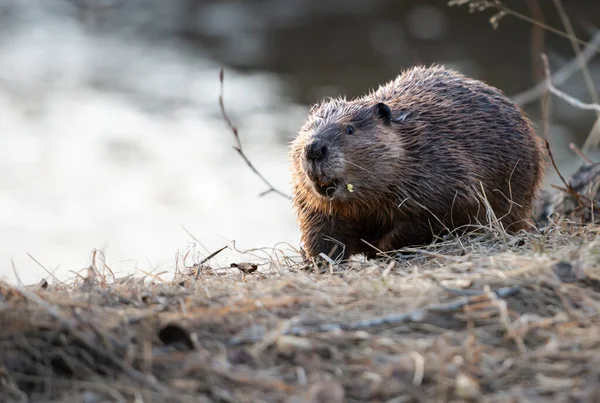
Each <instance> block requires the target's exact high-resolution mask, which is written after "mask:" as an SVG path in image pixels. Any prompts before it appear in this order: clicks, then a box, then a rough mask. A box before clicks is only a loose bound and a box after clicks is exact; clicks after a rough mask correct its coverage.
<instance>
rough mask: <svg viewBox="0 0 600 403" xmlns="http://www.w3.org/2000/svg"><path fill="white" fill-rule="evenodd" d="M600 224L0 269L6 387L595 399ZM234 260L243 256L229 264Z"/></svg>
mask: <svg viewBox="0 0 600 403" xmlns="http://www.w3.org/2000/svg"><path fill="white" fill-rule="evenodd" d="M599 231H600V227H598V226H579V225H577V224H574V223H567V222H552V223H550V224H549V225H548V227H547V228H545V229H544V230H543V231H541V232H540V233H537V234H523V235H520V236H508V235H506V234H504V233H502V232H501V231H496V230H493V229H492V230H490V231H489V232H487V233H486V234H485V235H479V236H478V238H475V237H474V236H471V237H463V238H458V239H450V240H446V241H440V242H438V243H436V244H434V245H431V246H429V247H427V248H424V249H422V250H419V249H413V250H412V255H410V256H405V257H403V258H401V259H399V260H393V259H388V260H385V259H381V260H380V261H368V262H365V261H362V260H355V261H353V262H351V263H349V264H348V265H347V266H339V267H333V266H332V267H327V268H325V269H324V270H314V268H310V267H303V266H302V265H300V264H294V262H293V261H292V260H291V259H287V260H286V261H285V262H281V263H279V262H276V261H273V263H272V265H271V266H270V267H267V268H262V269H260V270H257V271H252V269H250V270H247V271H249V273H248V272H243V271H242V270H240V269H238V268H223V269H222V270H215V269H218V268H213V269H210V268H208V267H206V266H204V267H202V268H201V269H200V270H201V272H200V275H199V276H198V279H197V280H196V278H195V277H196V273H197V268H196V267H191V268H187V269H186V270H184V271H181V272H179V273H178V274H177V276H176V278H175V279H174V280H173V281H172V282H170V283H168V284H167V283H165V284H162V283H160V282H159V281H157V280H155V279H154V280H149V279H148V278H134V277H127V278H123V279H111V278H110V276H103V275H101V273H100V272H99V270H97V269H94V268H90V269H89V270H88V274H87V277H86V278H81V277H80V278H75V279H74V280H73V282H72V283H70V284H68V285H63V284H58V283H57V284H47V283H44V284H40V285H36V286H33V287H22V288H19V287H13V286H11V285H8V284H0V311H1V313H0V329H2V331H1V332H0V392H1V394H0V396H4V398H5V399H6V400H7V401H27V400H28V399H31V400H36V401H70V402H78V401H81V402H83V401H85V402H101V401H140V402H141V401H144V402H153V401H156V402H163V401H173V402H185V401H223V402H225V401H236V402H245V401H253V402H254V401H286V402H300V401H314V402H317V401H318V402H325V401H330V402H336V401H339V402H342V401H347V402H359V401H393V402H411V401H465V400H469V399H472V400H473V401H525V400H526V401H542V400H543V401H546V400H552V401H567V400H569V399H571V400H572V399H575V400H577V401H595V400H597V399H598V396H597V394H598V392H597V391H598V389H599V385H600V369H599V368H600V366H599V364H600V317H599V315H598V312H599V309H600V287H599V284H600V283H598V281H597V279H598V278H599V275H600V273H599V271H598V269H599V262H600V240H598V232H599ZM241 268H242V269H244V268H245V267H244V266H243V265H242V267H241Z"/></svg>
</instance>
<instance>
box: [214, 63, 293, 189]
mask: <svg viewBox="0 0 600 403" xmlns="http://www.w3.org/2000/svg"><path fill="white" fill-rule="evenodd" d="M224 75H225V73H224V71H223V69H221V72H220V73H219V81H220V82H221V93H220V94H219V105H220V107H221V114H222V115H223V119H225V122H227V125H228V126H229V128H230V129H231V131H232V132H233V136H234V137H235V141H236V144H237V145H235V146H233V149H234V150H235V151H237V152H238V154H239V155H240V157H242V159H243V160H244V162H246V165H248V167H249V168H250V169H251V170H252V172H254V173H255V174H256V176H258V177H259V178H260V180H262V181H263V183H264V184H265V185H267V186H268V187H269V188H268V189H267V190H265V191H264V192H262V193H260V194H259V196H264V195H266V194H268V193H271V192H273V193H277V194H278V195H280V196H282V197H285V198H286V199H289V200H291V197H290V196H288V195H287V194H285V193H283V192H282V191H280V190H278V189H276V188H275V187H274V186H273V185H271V183H270V182H269V181H268V180H267V179H266V178H265V177H264V176H263V175H262V174H261V173H260V172H258V169H256V168H255V167H254V164H252V162H251V161H250V159H249V158H248V157H247V156H246V154H245V153H244V150H243V148H242V142H241V140H240V136H239V133H238V129H237V127H235V126H234V125H233V123H232V122H231V119H230V118H229V115H227V112H225V106H224V104H223V81H224Z"/></svg>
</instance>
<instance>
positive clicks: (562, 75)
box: [510, 31, 600, 106]
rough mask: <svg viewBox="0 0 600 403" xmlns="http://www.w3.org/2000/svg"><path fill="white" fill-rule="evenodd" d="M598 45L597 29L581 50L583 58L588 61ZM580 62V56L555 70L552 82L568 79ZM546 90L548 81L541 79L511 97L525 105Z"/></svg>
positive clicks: (519, 103) (598, 35)
mask: <svg viewBox="0 0 600 403" xmlns="http://www.w3.org/2000/svg"><path fill="white" fill-rule="evenodd" d="M598 46H600V31H597V32H596V33H595V34H594V37H593V38H592V39H591V40H590V41H589V42H588V43H587V44H586V46H585V48H584V49H583V51H582V52H581V58H582V59H583V60H584V61H585V62H586V63H588V62H589V61H590V60H591V59H592V58H593V57H594V56H595V55H596V54H597V52H598V50H597V48H598ZM579 63H580V61H579V60H578V58H573V60H571V61H570V62H569V63H567V64H566V65H564V66H563V67H561V68H560V69H558V70H557V71H555V72H554V75H553V76H552V82H554V83H555V84H562V83H563V82H565V81H566V80H568V79H569V78H570V77H571V76H572V75H573V74H574V73H575V72H576V71H577V70H578V69H579ZM545 90H546V81H545V80H544V81H540V82H539V83H537V84H536V85H534V86H533V87H531V88H530V89H528V90H525V91H523V92H519V93H518V94H516V95H513V96H511V97H510V98H511V99H512V100H513V102H514V103H516V104H517V105H520V106H524V105H527V104H530V103H531V102H534V101H536V100H537V99H539V98H540V97H541V96H542V95H543V94H544V92H545Z"/></svg>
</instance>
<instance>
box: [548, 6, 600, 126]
mask: <svg viewBox="0 0 600 403" xmlns="http://www.w3.org/2000/svg"><path fill="white" fill-rule="evenodd" d="M554 5H555V6H556V10H557V11H558V14H559V16H560V19H561V21H562V23H563V25H564V27H565V30H566V31H567V33H568V34H569V40H570V42H571V46H572V47H573V53H575V57H576V58H577V61H578V62H579V68H580V69H581V72H582V74H583V78H584V80H585V84H586V86H587V89H588V91H589V93H590V97H591V98H592V102H594V103H595V104H598V103H600V99H598V93H597V92H596V89H595V87H594V81H593V80H592V77H591V76H590V72H589V70H588V68H587V63H586V61H585V60H584V59H583V56H582V54H581V49H579V43H578V42H577V41H575V30H574V29H573V25H572V24H571V20H570V19H569V16H568V15H567V13H566V12H565V9H564V8H563V6H562V0H554ZM598 116H599V117H600V110H599V111H598Z"/></svg>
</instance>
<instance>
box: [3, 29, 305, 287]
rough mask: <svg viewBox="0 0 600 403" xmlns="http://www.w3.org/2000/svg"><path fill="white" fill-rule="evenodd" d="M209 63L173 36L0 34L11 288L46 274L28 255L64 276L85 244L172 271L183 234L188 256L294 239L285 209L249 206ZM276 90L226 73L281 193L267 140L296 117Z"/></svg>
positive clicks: (253, 188)
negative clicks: (155, 39)
mask: <svg viewBox="0 0 600 403" xmlns="http://www.w3.org/2000/svg"><path fill="white" fill-rule="evenodd" d="M219 69H220V66H218V65H216V64H214V63H211V62H209V61H208V59H202V58H197V57H193V58H192V57H191V56H190V55H189V52H186V50H185V49H182V48H181V47H180V46H179V45H178V44H177V43H175V42H173V43H154V44H152V45H148V44H146V45H144V44H143V43H141V42H135V41H131V42H128V41H124V40H122V38H116V37H112V38H111V37H110V36H104V37H98V36H93V35H90V34H87V33H85V32H84V31H83V30H82V29H81V28H80V27H79V26H78V25H77V24H68V23H65V21H60V22H57V23H56V24H53V23H51V22H48V23H47V24H46V25H44V26H37V27H31V26H29V27H27V26H24V27H23V28H22V29H21V30H18V31H15V32H14V33H13V35H11V36H10V37H9V38H6V37H5V38H3V40H2V43H1V45H0V81H1V82H2V85H1V87H0V111H1V112H0V114H1V117H0V133H2V134H1V136H0V227H1V231H0V245H2V246H1V247H0V275H1V276H4V277H5V278H7V279H8V280H9V281H15V280H16V279H15V276H14V274H13V270H12V266H11V259H12V260H13V261H14V265H15V267H16V270H17V272H18V276H19V278H20V279H21V280H22V281H23V282H25V283H31V282H37V281H38V280H39V279H40V278H42V277H46V278H48V275H47V273H46V272H45V271H44V270H43V269H42V268H40V267H39V266H38V265H37V264H36V263H35V262H34V261H33V260H32V259H30V257H29V256H28V255H27V254H28V253H29V254H31V255H32V256H33V257H35V259H37V260H38V261H39V262H40V263H42V264H43V265H44V266H45V267H46V268H47V269H49V270H55V269H57V271H56V273H55V274H56V276H58V277H59V278H62V279H64V278H68V277H71V276H72V273H70V272H69V270H79V269H81V268H83V267H84V266H86V265H87V264H89V257H90V254H91V252H92V250H93V248H99V249H102V250H103V251H104V252H105V254H106V257H107V263H108V264H109V265H110V266H111V268H112V269H113V271H117V272H121V273H126V272H131V271H132V270H133V269H134V268H139V269H142V270H146V271H152V270H154V269H157V268H159V269H160V270H172V269H173V267H174V264H175V254H176V253H177V252H178V251H180V252H181V253H184V252H185V251H186V250H187V249H188V248H189V247H190V245H191V244H192V243H195V241H194V240H193V239H192V238H191V237H190V236H189V235H188V234H187V233H186V231H185V230H184V229H183V227H185V229H187V230H188V231H189V232H191V233H192V234H193V235H194V236H195V237H196V238H197V239H198V240H199V241H200V242H201V243H202V246H198V247H197V248H196V252H197V253H198V254H199V256H200V257H201V256H203V255H204V256H205V255H207V254H208V251H213V250H215V249H218V248H219V247H221V246H224V245H225V244H230V245H231V241H232V240H236V241H237V244H236V246H237V247H238V248H241V249H247V248H255V247H273V246H276V245H277V244H278V243H280V242H285V241H287V242H291V243H292V244H293V245H295V244H297V241H298V236H297V229H296V227H295V222H294V217H293V214H292V210H291V205H290V203H289V201H288V200H286V199H284V198H281V197H279V196H277V195H273V194H272V195H267V196H265V197H262V198H259V197H258V194H259V193H260V192H261V191H263V190H264V185H263V184H262V183H261V182H260V181H259V180H258V179H257V177H256V176H254V174H253V173H252V172H251V171H250V170H249V169H247V168H246V167H245V165H244V164H243V162H242V160H241V159H240V158H239V156H238V155H237V154H236V153H235V152H234V151H233V149H232V148H231V146H232V145H233V144H234V141H233V136H232V134H231V131H229V130H228V128H227V126H226V125H225V123H224V121H223V120H222V118H221V116H220V114H219V110H218V94H219V81H218V74H219ZM280 92H281V89H280V88H278V84H277V80H275V79H274V78H273V77H270V76H268V75H264V74H253V75H248V76H237V75H234V74H232V73H229V72H227V73H226V81H225V101H226V107H227V108H228V110H229V111H230V115H231V117H232V119H234V121H236V122H239V129H240V133H241V136H242V141H243V143H244V145H245V148H246V149H247V150H246V152H247V153H248V155H249V156H250V157H251V159H252V160H253V161H254V162H255V163H256V165H257V166H258V168H259V169H261V170H264V171H265V172H267V174H268V178H269V180H271V181H272V182H273V183H274V184H275V185H276V186H277V187H279V188H281V189H282V190H283V191H286V192H288V191H289V171H288V161H287V144H286V142H285V141H282V140H281V136H280V133H279V132H281V131H285V132H286V133H289V136H290V138H291V137H292V136H293V132H294V130H296V129H297V126H298V125H299V124H300V123H301V121H302V119H303V118H304V114H305V113H306V110H305V108H301V107H294V106H291V105H290V106H286V104H285V102H282V100H285V97H284V96H283V95H281V94H280ZM132 101H135V102H132ZM138 105H141V106H142V107H140V106H138ZM166 110H167V111H168V113H165V112H164V111H166ZM282 115H284V116H286V119H281V116H282ZM284 247H285V246H284ZM204 248H206V249H204ZM288 249H289V248H288ZM231 256H237V255H236V254H234V255H232V253H229V255H228V254H227V252H224V253H223V254H222V255H220V256H219V257H218V258H217V262H218V263H220V264H227V262H228V261H229V260H228V259H229V258H231ZM191 260H192V259H189V262H191Z"/></svg>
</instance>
